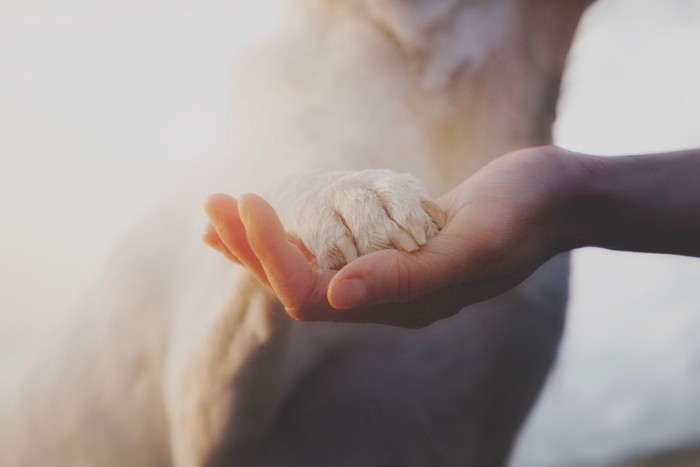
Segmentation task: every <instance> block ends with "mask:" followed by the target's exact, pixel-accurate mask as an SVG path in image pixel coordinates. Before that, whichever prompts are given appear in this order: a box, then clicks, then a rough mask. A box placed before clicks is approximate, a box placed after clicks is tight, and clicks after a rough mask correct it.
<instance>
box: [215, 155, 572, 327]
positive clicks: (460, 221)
mask: <svg viewBox="0 0 700 467" xmlns="http://www.w3.org/2000/svg"><path fill="white" fill-rule="evenodd" d="M578 165H579V163H578V162H576V161H575V156H573V155H571V154H569V153H567V152H566V151H564V150H562V149H559V148H555V147H544V148H534V149H528V150H523V151H517V152H515V153H511V154H508V155H506V156H503V157H502V158H500V159H498V160H496V161H494V162H493V163H491V164H489V165H488V166H486V167H484V169H482V170H481V171H479V172H478V173H477V174H475V175H474V176H473V177H471V178H470V179H469V180H467V181H465V182H464V183H463V184H461V185H460V186H459V187H457V188H455V189H454V190H453V191H451V192H450V193H448V194H446V195H445V196H443V197H442V198H440V199H439V200H437V201H438V204H439V205H440V206H441V207H442V208H443V210H444V211H445V212H446V214H447V224H446V225H445V227H444V228H443V230H442V231H441V232H440V233H439V234H438V235H437V236H436V237H434V238H433V239H431V240H430V241H428V242H427V243H426V244H425V245H423V246H422V247H421V249H420V250H418V251H416V252H413V253H407V252H403V251H398V250H383V251H378V252H375V253H371V254H368V255H366V256H362V257H360V258H358V259H356V260H355V261H353V262H351V263H350V264H348V265H346V266H345V267H344V268H342V269H341V270H340V271H332V270H327V269H319V268H318V266H317V264H316V262H315V259H314V258H313V256H312V255H310V254H309V252H308V251H306V249H305V248H304V246H303V244H302V243H301V242H300V241H299V240H297V239H294V238H290V237H289V236H288V235H287V234H286V232H285V231H284V228H283V227H282V224H281V222H280V221H279V219H278V217H277V215H276V213H275V211H274V210H273V209H272V207H271V206H270V205H269V204H267V203H266V202H265V201H264V200H263V199H262V198H260V197H258V196H256V195H250V194H249V195H243V196H242V197H241V198H240V199H239V200H236V199H234V198H231V197H229V196H226V195H214V196H212V197H211V198H209V200H208V201H207V204H206V210H207V214H208V215H209V218H210V221H211V224H210V225H209V226H208V228H207V231H206V232H205V236H204V239H205V241H206V242H207V243H208V244H209V245H211V246H213V247H214V248H216V249H218V250H219V251H221V252H222V253H223V254H225V255H226V256H227V257H229V258H230V259H231V260H233V261H235V262H237V263H239V264H242V265H243V266H245V267H246V268H247V269H248V270H249V271H250V272H251V273H252V274H253V275H254V276H255V277H256V278H257V279H258V280H259V281H260V282H261V283H262V284H264V285H265V286H267V287H268V288H270V290H271V291H272V292H273V293H274V294H275V295H276V296H277V297H278V298H279V300H280V301H281V303H282V304H283V306H284V307H285V309H286V310H287V312H288V313H289V314H290V315H291V316H292V317H294V318H296V319H303V320H322V321H350V322H373V323H385V324H392V325H397V326H404V327H420V326H425V325H428V324H430V323H432V322H434V321H436V320H438V319H442V318H445V317H448V316H451V315H453V314H454V313H457V312H458V311H459V310H461V309H462V308H463V307H464V306H466V305H469V304H471V303H476V302H479V301H482V300H485V299H488V298H491V297H494V296H496V295H499V294H501V293H503V292H505V291H507V290H509V289H510V288H512V287H514V286H516V285H517V284H518V283H520V282H521V281H522V280H524V279H525V278H526V277H528V276H529V275H530V274H531V273H532V272H533V271H534V270H535V269H537V267H539V266H540V265H541V264H542V263H543V262H544V261H546V260H547V259H549V258H550V257H551V256H553V255H554V254H556V253H557V252H558V251H561V250H562V249H565V245H564V243H563V242H562V239H561V237H560V236H559V233H560V229H559V220H560V218H561V209H562V206H564V204H565V203H564V202H563V200H564V199H565V198H566V196H565V195H566V191H567V188H568V186H567V183H566V180H567V177H566V175H567V173H569V172H571V171H572V170H574V169H575V168H576V167H577V166H578Z"/></svg>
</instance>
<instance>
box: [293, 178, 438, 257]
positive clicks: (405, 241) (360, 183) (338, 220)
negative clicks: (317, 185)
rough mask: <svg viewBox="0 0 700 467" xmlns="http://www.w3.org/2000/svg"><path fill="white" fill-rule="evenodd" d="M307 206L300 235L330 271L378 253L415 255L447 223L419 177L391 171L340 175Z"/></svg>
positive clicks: (300, 223)
mask: <svg viewBox="0 0 700 467" xmlns="http://www.w3.org/2000/svg"><path fill="white" fill-rule="evenodd" d="M305 204H306V205H305V206H304V209H303V210H302V211H303V214H302V216H301V219H300V221H301V222H299V223H298V225H299V230H300V232H299V236H300V237H301V239H302V241H303V242H304V244H305V245H306V247H307V248H308V249H309V251H310V252H311V253H312V254H313V255H314V256H315V257H316V260H317V261H318V264H319V266H320V267H322V268H328V269H340V268H341V267H343V266H344V265H345V264H347V263H349V262H350V261H352V260H354V259H355V258H357V257H358V256H362V255H365V254H367V253H371V252H373V251H377V250H383V249H388V248H395V249H399V250H404V251H415V250H417V249H418V248H419V247H420V246H421V245H423V244H424V243H425V242H426V241H428V240H429V239H430V238H432V237H433V236H435V234H437V232H438V231H439V230H440V229H441V228H442V227H443V226H444V224H445V215H444V213H443V212H442V210H441V209H440V208H439V207H438V205H437V204H435V202H433V201H432V199H431V198H430V196H429V195H428V192H427V190H426V189H425V187H424V186H423V184H422V183H421V182H420V181H418V179H416V178H415V177H414V176H412V175H410V174H398V173H395V172H392V171H389V170H365V171H361V172H350V173H348V172H344V173H341V174H339V175H338V177H336V178H334V179H333V180H331V181H330V182H329V183H326V184H324V186H323V187H322V188H321V189H320V190H319V192H318V193H317V195H316V196H315V197H313V198H311V199H309V198H307V202H306V203H305Z"/></svg>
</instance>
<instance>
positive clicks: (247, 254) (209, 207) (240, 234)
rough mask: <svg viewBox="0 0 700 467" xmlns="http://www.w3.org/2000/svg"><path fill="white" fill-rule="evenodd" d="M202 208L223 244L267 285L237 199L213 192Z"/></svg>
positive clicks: (268, 284)
mask: <svg viewBox="0 0 700 467" xmlns="http://www.w3.org/2000/svg"><path fill="white" fill-rule="evenodd" d="M204 210H205V211H206V213H207V215H208V216H209V220H210V221H211V223H212V225H213V226H214V228H215V230H216V233H217V235H218V237H219V239H220V240H221V242H222V243H223V245H224V246H225V247H226V248H227V249H228V250H229V251H230V252H231V253H232V254H233V255H234V256H235V257H236V258H238V259H239V260H240V262H241V263H242V264H243V265H244V266H245V267H246V268H247V269H248V270H249V271H250V272H251V273H252V274H253V275H254V276H255V278H256V279H257V280H258V281H259V282H260V283H262V284H263V285H266V286H268V287H269V286H270V281H269V280H268V278H267V276H266V275H265V270H264V269H263V267H262V265H261V264H260V261H259V260H258V258H257V256H256V255H255V253H254V252H253V250H252V249H251V247H250V244H249V242H248V238H247V235H246V230H245V226H244V225H243V221H242V220H241V217H240V213H239V211H238V201H237V200H236V199H235V198H233V197H231V196H228V195H225V194H215V195H212V196H210V197H209V198H208V199H207V201H206V203H205V204H204Z"/></svg>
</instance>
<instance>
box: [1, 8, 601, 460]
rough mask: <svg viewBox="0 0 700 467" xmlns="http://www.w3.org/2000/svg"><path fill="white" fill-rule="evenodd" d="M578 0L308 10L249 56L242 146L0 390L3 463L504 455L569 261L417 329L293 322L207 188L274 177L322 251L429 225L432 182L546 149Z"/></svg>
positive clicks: (147, 232) (198, 182)
mask: <svg viewBox="0 0 700 467" xmlns="http://www.w3.org/2000/svg"><path fill="white" fill-rule="evenodd" d="M588 3H589V2H588V1H585V0H571V1H566V2H563V1H562V2H555V1H546V0H491V1H487V0H464V1H460V0H344V1H341V0H307V1H305V2H303V3H302V4H300V5H298V10H299V11H297V12H296V13H295V14H294V15H293V16H292V18H291V19H290V21H289V23H288V24H287V27H286V29H285V31H284V33H283V34H282V36H281V37H280V39H279V40H278V41H277V42H275V43H274V44H271V45H270V46H268V47H267V48H265V49H264V50H261V51H259V52H258V53H257V54H256V55H255V58H254V60H251V62H250V63H248V64H247V65H246V66H245V67H244V69H243V70H244V71H243V72H242V76H241V77H240V80H239V81H240V82H239V84H238V86H237V89H238V97H237V99H236V109H237V110H236V111H237V115H238V121H237V128H236V137H235V141H236V143H235V144H236V147H235V151H234V152H235V157H231V158H228V159H227V160H225V161H222V162H221V163H220V164H219V165H217V166H216V167H215V168H214V169H212V170H211V173H210V174H198V175H197V176H196V177H194V180H193V183H192V186H191V187H189V188H187V189H183V190H182V191H181V192H179V194H177V195H174V196H173V198H172V200H171V203H170V204H169V205H168V206H163V207H161V208H160V209H159V210H158V212H157V215H154V216H153V217H152V220H149V221H148V222H146V223H145V225H144V226H142V227H141V228H140V229H139V230H138V231H137V232H135V233H134V235H133V236H132V238H130V239H129V241H128V242H126V243H125V245H124V247H123V248H122V249H120V250H119V252H118V254H117V255H116V256H115V258H114V260H113V262H112V263H111V265H110V267H109V268H108V269H107V271H106V273H104V275H103V276H102V277H101V278H100V280H99V281H98V282H97V285H96V286H95V287H94V289H93V290H92V291H90V292H89V293H88V294H87V296H86V297H85V299H84V301H83V302H82V305H81V307H80V308H81V309H80V310H78V311H77V312H76V316H75V319H74V321H73V322H72V325H71V326H69V327H67V328H66V329H65V330H64V332H63V333H62V334H61V335H60V337H59V338H57V339H56V340H55V341H51V342H49V343H47V344H46V345H44V346H42V348H40V349H37V351H36V352H35V353H34V354H33V356H32V358H30V359H29V361H27V362H26V365H25V366H24V367H23V370H22V372H21V373H20V374H18V375H17V378H16V379H14V380H13V381H12V382H11V384H10V385H8V386H7V387H4V388H2V391H3V392H2V394H0V396H1V398H0V403H1V404H2V405H0V465H2V466H3V467H4V466H8V467H9V466H42V467H44V466H90V467H92V466H120V467H121V466H129V467H139V466H171V465H174V466H178V467H195V466H197V467H199V466H219V465H221V466H223V465H227V466H228V465H231V466H233V465H235V466H274V467H284V466H305V467H308V466H352V467H358V466H403V467H406V466H436V465H450V466H451V465H470V466H477V467H483V466H495V465H502V464H504V463H505V462H506V459H507V456H508V453H509V450H510V448H511V445H512V443H513V440H514V437H515V435H516V433H517V430H518V428H519V427H520V425H521V424H522V422H523V420H524V419H525V417H526V415H527V413H528V411H529V409H530V407H531V405H532V403H533V401H534V400H535V398H536V396H537V393H538V391H539V388H540V387H541V385H542V383H543V381H544V379H545V377H546V374H547V371H548V369H549V367H550V365H551V363H552V361H553V359H554V356H555V353H556V348H557V344H558V341H559V338H560V335H561V331H562V324H563V320H564V309H565V305H566V299H567V274H568V258H567V257H566V256H560V257H557V258H555V259H553V260H552V261H550V262H549V263H548V264H546V265H545V266H543V267H542V268H541V269H540V270H539V271H538V272H537V273H536V274H534V275H533V276H532V277H531V278H530V279H528V280H527V281H526V282H525V283H524V284H523V285H522V286H520V287H519V288H517V289H516V290H514V291H512V292H510V293H507V294H505V295H502V296H500V297H498V298H496V299H493V300H490V301H487V302H484V303H482V304H479V305H477V306H472V307H470V308H469V309H468V310H465V311H463V312H462V313H459V314H457V315H456V316H454V317H452V318H450V319H447V320H444V321H441V322H438V323H435V324H434V325H432V326H430V327H427V328H424V329H418V330H404V329H394V328H390V327H385V326H370V325H341V324H324V323H300V322H295V321H293V320H291V319H290V318H289V317H288V316H287V315H286V314H285V313H284V310H283V309H282V308H281V306H280V305H279V303H278V302H277V301H276V300H275V299H274V297H272V296H271V295H270V294H269V293H268V292H267V291H266V289H264V288H263V287H262V286H260V285H259V284H257V283H256V282H255V281H254V280H253V279H252V278H251V276H250V275H249V274H248V273H247V272H246V271H245V270H243V269H242V268H240V267H238V266H235V265H234V264H232V263H230V262H229V261H226V260H225V259H223V258H222V257H220V255H218V254H216V253H214V252H211V251H208V250H207V249H206V247H205V246H203V244H202V242H201V241H200V228H201V225H202V223H201V219H202V218H201V214H199V213H200V211H201V207H200V203H201V201H202V200H203V197H204V194H205V193H210V192H214V191H227V192H232V193H240V192H242V191H257V192H260V191H264V192H266V193H267V194H268V196H269V199H270V200H271V201H272V203H273V205H275V207H276V208H277V210H278V212H279V213H280V215H281V217H282V219H283V221H284V222H285V225H286V227H287V228H288V229H289V230H290V231H293V232H295V233H297V234H298V235H299V236H300V237H301V238H302V239H303V240H304V241H305V243H306V244H307V246H308V247H309V249H310V250H311V251H313V252H314V253H315V254H316V256H317V257H318V259H319V261H320V262H321V263H322V264H324V265H327V266H332V267H340V266H342V265H343V264H345V263H346V262H348V261H350V260H352V259H353V258H354V257H356V256H357V255H361V254H364V253H366V252H369V251H373V250H376V249H379V248H388V247H397V248H403V249H406V250H412V249H415V248H418V247H419V246H420V244H422V243H423V242H424V241H425V240H426V239H427V238H429V237H431V236H432V235H435V233H436V232H437V230H438V226H439V224H440V222H441V221H440V214H439V212H437V211H435V209H434V207H433V205H432V204H431V203H430V201H429V199H430V198H429V196H428V191H430V192H432V193H443V192H445V191H447V190H448V189H450V188H452V187H454V186H455V185H456V184H458V183H459V182H461V181H463V180H464V179H465V178H466V177H467V176H469V175H470V174H471V173H473V172H474V171H475V170H476V169H477V168H479V167H480V166H482V165H483V164H485V163H486V162H488V161H489V160H491V159H493V158H494V157H496V156H498V155H500V154H503V153H505V152H508V151H511V150H513V149H516V148H520V147H526V146H533V145H540V144H545V143H548V142H549V140H550V129H551V124H552V122H553V119H554V113H555V106H556V101H557V94H558V87H559V80H560V78H561V74H562V70H563V67H564V61H565V57H566V53H567V51H568V48H569V45H570V42H571V39H572V36H573V33H574V30H575V28H576V24H577V22H578V20H579V17H580V15H581V14H582V12H583V10H584V9H585V7H586V6H587V4H588ZM308 169H313V170H312V171H309V170H308ZM368 169H374V170H368ZM385 169H390V170H392V171H388V170H385ZM357 170H361V171H359V172H356V171H357ZM406 172H408V173H411V174H414V175H415V177H417V178H415V177H413V176H410V175H400V174H403V173H406ZM418 179H420V180H421V181H422V183H421V182H418ZM263 184H264V186H263ZM423 184H424V185H423ZM424 186H425V188H424ZM336 212H340V213H342V217H343V218H344V221H341V220H340V219H338V218H337V217H334V213H336ZM193 213H197V214H193ZM387 213H389V215H387ZM197 216H200V217H197ZM195 219H199V221H198V220H195ZM348 224H352V225H350V227H352V228H351V229H350V231H353V232H357V234H356V235H355V236H354V237H353V238H350V237H348V235H349V230H348V229H347V226H348ZM399 226H400V227H401V228H399Z"/></svg>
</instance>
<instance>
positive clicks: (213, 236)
mask: <svg viewBox="0 0 700 467" xmlns="http://www.w3.org/2000/svg"><path fill="white" fill-rule="evenodd" d="M202 240H204V242H205V243H206V244H207V245H209V246H210V247H212V248H214V249H215V250H217V251H219V252H220V253H222V254H223V255H224V256H226V257H227V258H228V259H230V260H231V261H233V262H234V263H237V264H243V263H241V260H240V259H238V257H237V256H236V255H234V254H233V253H231V250H229V249H228V247H227V246H226V245H224V242H222V241H221V239H220V238H219V234H218V233H216V228H215V227H214V226H213V225H212V224H207V225H206V227H205V228H204V233H203V234H202Z"/></svg>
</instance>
